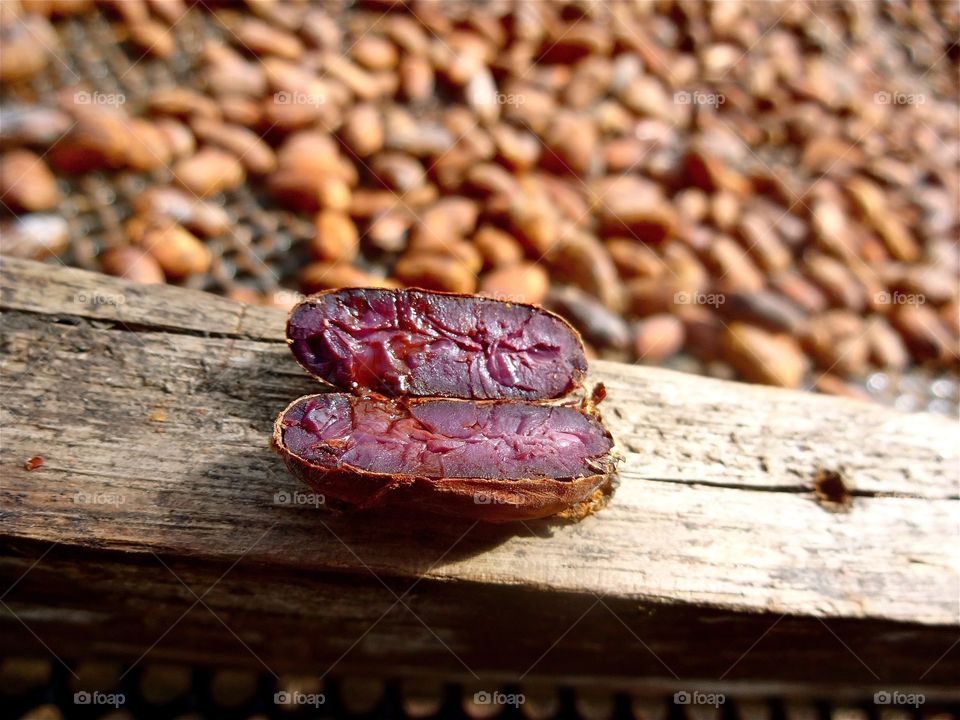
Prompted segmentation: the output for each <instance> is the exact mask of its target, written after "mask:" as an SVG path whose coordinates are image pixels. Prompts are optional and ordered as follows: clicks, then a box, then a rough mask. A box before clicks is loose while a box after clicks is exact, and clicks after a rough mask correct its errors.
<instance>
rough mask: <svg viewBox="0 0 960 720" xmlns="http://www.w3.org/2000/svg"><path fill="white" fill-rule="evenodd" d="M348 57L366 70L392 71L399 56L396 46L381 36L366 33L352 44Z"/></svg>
mask: <svg viewBox="0 0 960 720" xmlns="http://www.w3.org/2000/svg"><path fill="white" fill-rule="evenodd" d="M350 55H351V57H352V58H353V59H354V61H355V62H357V63H359V64H360V65H362V66H363V67H365V68H366V69H367V70H392V69H393V68H395V67H396V66H397V61H398V60H399V54H398V53H397V48H396V46H395V45H394V44H393V43H392V42H390V41H389V40H387V39H386V38H385V37H383V36H382V35H374V34H372V33H366V34H364V35H362V36H361V37H360V39H359V40H357V42H356V43H354V45H353V47H352V48H351V49H350Z"/></svg>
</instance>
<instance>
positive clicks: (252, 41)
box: [230, 17, 303, 60]
mask: <svg viewBox="0 0 960 720" xmlns="http://www.w3.org/2000/svg"><path fill="white" fill-rule="evenodd" d="M230 25H232V27H230V33H231V34H232V35H233V36H234V37H235V39H236V40H237V42H239V43H240V45H241V46H242V47H244V48H246V49H247V50H249V51H250V52H253V53H256V54H257V55H275V56H277V57H281V58H285V59H287V60H297V59H299V58H300V56H301V55H303V43H302V42H300V39H299V38H298V37H297V36H296V35H294V34H293V33H291V32H287V31H285V30H281V29H280V28H277V27H275V26H273V25H271V24H269V23H266V22H264V21H262V20H259V19H257V18H253V17H245V18H243V19H241V20H240V21H239V22H236V23H230Z"/></svg>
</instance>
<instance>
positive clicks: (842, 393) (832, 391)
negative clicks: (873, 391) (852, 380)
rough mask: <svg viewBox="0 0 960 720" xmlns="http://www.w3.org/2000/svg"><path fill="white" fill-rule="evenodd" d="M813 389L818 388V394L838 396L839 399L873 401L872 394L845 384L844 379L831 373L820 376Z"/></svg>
mask: <svg viewBox="0 0 960 720" xmlns="http://www.w3.org/2000/svg"><path fill="white" fill-rule="evenodd" d="M813 387H814V388H816V389H817V391H818V392H822V393H825V394H827V395H837V396H838V397H846V398H851V399H853V400H872V399H873V398H871V397H870V393H868V392H866V391H865V390H861V389H860V388H858V387H854V386H853V385H850V384H848V383H845V382H844V381H843V380H842V379H840V378H838V377H837V376H836V375H831V374H830V373H821V374H818V375H817V377H816V378H815V379H814V381H813Z"/></svg>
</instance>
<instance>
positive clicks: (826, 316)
mask: <svg viewBox="0 0 960 720" xmlns="http://www.w3.org/2000/svg"><path fill="white" fill-rule="evenodd" d="M803 344H804V346H805V347H806V348H807V350H808V352H809V353H810V355H811V357H813V359H814V360H815V361H816V363H817V365H818V366H819V367H820V368H822V369H823V370H824V371H826V372H832V373H835V374H837V375H841V376H843V377H861V376H863V375H865V374H866V370H867V361H868V359H869V356H870V347H869V345H868V343H867V339H866V329H865V327H864V324H863V321H862V320H861V319H860V317H859V316H858V315H856V314H855V313H852V312H850V311H847V310H830V311H827V312H825V313H823V314H822V315H817V316H816V317H813V318H810V320H809V321H808V323H807V328H806V332H805V333H804V338H803Z"/></svg>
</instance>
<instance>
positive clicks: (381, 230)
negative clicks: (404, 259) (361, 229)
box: [363, 210, 413, 253]
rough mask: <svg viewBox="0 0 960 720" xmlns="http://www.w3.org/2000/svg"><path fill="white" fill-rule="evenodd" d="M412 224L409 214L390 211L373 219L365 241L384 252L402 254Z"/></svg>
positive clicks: (365, 234)
mask: <svg viewBox="0 0 960 720" xmlns="http://www.w3.org/2000/svg"><path fill="white" fill-rule="evenodd" d="M412 223H413V218H412V217H410V214H409V213H407V212H404V211H400V210H388V211H386V212H382V213H379V214H378V215H375V216H374V217H373V220H371V222H370V225H369V227H368V228H367V232H366V233H364V235H363V239H364V240H365V241H366V242H367V243H369V244H370V245H372V246H373V247H374V248H376V249H377V250H380V251H382V252H388V253H395V252H400V251H401V250H403V249H404V248H405V247H406V245H407V232H408V231H409V229H410V226H411V224H412Z"/></svg>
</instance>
